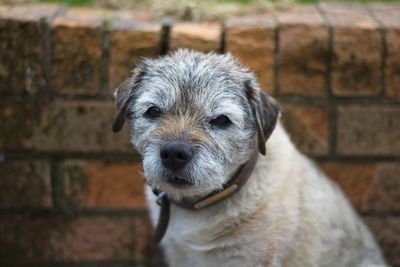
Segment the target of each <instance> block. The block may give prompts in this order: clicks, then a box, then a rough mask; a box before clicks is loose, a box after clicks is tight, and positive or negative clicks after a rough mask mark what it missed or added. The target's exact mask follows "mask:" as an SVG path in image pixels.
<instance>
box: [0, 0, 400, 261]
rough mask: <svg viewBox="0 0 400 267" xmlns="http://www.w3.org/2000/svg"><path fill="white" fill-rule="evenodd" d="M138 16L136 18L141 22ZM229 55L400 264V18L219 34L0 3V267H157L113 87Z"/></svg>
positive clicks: (275, 21)
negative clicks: (186, 53)
mask: <svg viewBox="0 0 400 267" xmlns="http://www.w3.org/2000/svg"><path fill="white" fill-rule="evenodd" d="M145 17H146V16H145ZM178 47H188V48H193V49H197V50H201V51H217V52H231V53H233V54H234V55H236V56H238V57H240V58H241V59H242V60H243V61H244V62H245V63H246V64H247V65H249V66H250V67H251V68H252V69H253V70H254V71H255V72H256V73H257V74H258V77H259V81H260V83H261V84H262V86H263V87H264V88H265V90H266V91H268V92H269V93H271V94H272V95H274V96H275V97H276V98H277V99H279V101H280V102H281V103H282V105H283V107H284V112H283V121H284V123H285V125H286V127H287V129H288V130H289V132H290V133H291V135H292V139H293V140H294V142H295V143H297V144H298V146H299V148H300V149H301V150H302V151H303V152H304V153H306V154H307V155H309V156H311V157H313V158H314V159H315V160H316V162H317V163H318V164H320V166H321V167H322V169H323V170H324V171H325V172H326V173H328V174H329V175H330V176H331V177H332V178H333V179H334V180H336V181H337V182H338V183H339V184H340V185H341V186H342V188H343V189H344V191H345V192H346V193H347V195H348V196H349V198H350V199H351V201H352V202H353V203H354V205H355V206H356V207H357V209H358V210H359V212H360V213H361V214H362V215H363V216H364V218H365V219H366V221H367V223H368V224H369V225H370V227H371V229H372V230H373V232H374V233H375V235H376V237H377V239H378V240H379V242H380V244H381V246H382V248H383V249H384V254H385V256H386V258H387V259H388V261H389V262H390V263H391V264H392V265H393V266H400V254H399V251H400V235H399V232H400V175H399V173H400V5H399V4H371V5H368V6H360V5H355V4H353V5H341V4H321V5H319V6H311V5H308V6H307V5H306V6H298V7H294V8H293V9H290V10H287V11H285V12H275V13H270V14H258V15H252V16H244V17H240V18H228V19H226V20H225V21H224V22H223V23H216V22H207V23H173V24H171V23H170V22H168V21H166V22H165V23H158V22H155V21H151V20H146V19H143V17H135V16H134V15H132V14H130V13H127V12H116V13H105V12H99V11H93V10H82V9H66V8H64V7H62V6H57V5H35V6H18V7H14V8H9V7H5V6H0V94H1V97H0V101H1V103H0V107H1V109H0V175H1V179H0V192H1V194H0V266H45V267H46V266H160V265H161V262H162V258H161V256H160V255H161V254H160V251H159V248H158V247H156V246H154V245H152V244H151V241H150V237H151V234H152V233H151V231H152V230H151V227H150V226H149V221H148V218H147V213H146V208H145V202H144V196H143V191H142V188H143V185H144V179H143V177H142V176H141V175H140V169H141V167H140V163H139V160H140V159H139V157H138V155H137V154H136V153H135V152H134V150H133V149H132V147H131V145H130V144H129V142H128V133H127V131H126V129H125V131H123V132H122V133H119V134H113V133H112V132H111V123H112V119H113V116H114V107H113V100H112V94H111V93H112V91H113V88H114V87H115V86H116V84H118V82H119V81H121V80H122V79H123V78H124V77H126V76H127V75H128V73H129V70H130V68H131V67H132V65H133V64H134V63H135V62H137V61H138V60H140V57H142V56H146V57H154V56H157V55H159V54H163V53H165V52H167V51H168V50H174V49H176V48H178Z"/></svg>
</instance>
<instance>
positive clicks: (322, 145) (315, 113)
mask: <svg viewBox="0 0 400 267" xmlns="http://www.w3.org/2000/svg"><path fill="white" fill-rule="evenodd" d="M282 121H283V123H284V125H285V128H286V129H287V130H288V132H289V134H290V137H291V139H292V140H293V142H294V143H295V144H296V145H297V147H298V148H299V149H300V150H301V151H302V152H304V153H306V154H309V155H314V156H316V155H325V154H327V153H328V152H329V118H328V111H327V110H326V109H325V108H321V107H311V106H292V105H287V106H284V107H283V112H282Z"/></svg>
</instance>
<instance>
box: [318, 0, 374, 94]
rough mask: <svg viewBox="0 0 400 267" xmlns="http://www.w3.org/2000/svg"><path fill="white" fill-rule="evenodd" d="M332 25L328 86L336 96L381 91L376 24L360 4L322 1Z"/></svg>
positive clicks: (323, 8)
mask: <svg viewBox="0 0 400 267" xmlns="http://www.w3.org/2000/svg"><path fill="white" fill-rule="evenodd" d="M320 7H321V9H322V10H323V11H324V12H325V13H326V16H327V18H328V19H329V21H330V23H331V24H332V26H333V61H332V90H333V93H334V94H335V95H337V96H377V95H379V93H380V92H381V83H380V81H381V72H380V67H381V60H382V59H381V53H382V42H381V37H380V33H379V26H378V25H377V23H376V22H375V21H374V20H373V18H372V17H371V16H370V14H369V13H368V10H367V9H366V7H365V6H363V5H357V4H337V3H323V4H321V5H320Z"/></svg>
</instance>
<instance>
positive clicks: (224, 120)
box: [210, 115, 232, 128]
mask: <svg viewBox="0 0 400 267" xmlns="http://www.w3.org/2000/svg"><path fill="white" fill-rule="evenodd" d="M210 124H212V125H214V126H218V127H221V128H224V127H228V126H229V125H231V124H232V122H231V120H230V119H229V118H228V117H227V116H225V115H220V116H218V117H216V118H215V119H212V120H211V121H210Z"/></svg>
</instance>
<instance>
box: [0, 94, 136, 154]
mask: <svg viewBox="0 0 400 267" xmlns="http://www.w3.org/2000/svg"><path fill="white" fill-rule="evenodd" d="M2 112H3V118H4V125H5V127H4V129H3V135H4V138H5V140H7V142H6V144H5V148H6V149H8V150H13V149H17V150H34V151H45V152H128V153H134V150H133V147H132V145H130V143H129V134H128V129H127V128H128V127H125V129H124V130H123V131H122V132H121V133H118V134H114V133H113V132H112V130H111V125H112V122H113V119H114V114H115V108H114V104H113V103H111V102H99V101H86V102H83V101H70V102H62V101H55V102H51V103H33V102H28V101H11V100H10V101H7V102H6V103H5V104H4V108H3V110H2Z"/></svg>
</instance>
